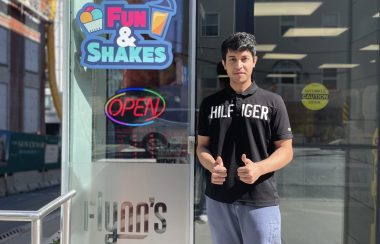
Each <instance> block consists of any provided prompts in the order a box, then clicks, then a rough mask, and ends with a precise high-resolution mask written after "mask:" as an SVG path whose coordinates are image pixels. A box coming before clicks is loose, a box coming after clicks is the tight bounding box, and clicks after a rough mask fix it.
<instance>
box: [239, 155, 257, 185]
mask: <svg viewBox="0 0 380 244" xmlns="http://www.w3.org/2000/svg"><path fill="white" fill-rule="evenodd" d="M241 160H242V161H243V163H244V164H245V166H243V167H239V168H238V169H237V173H238V176H239V178H240V180H241V181H243V182H244V183H246V184H253V183H255V181H256V180H257V179H258V178H259V177H260V176H261V174H262V173H261V168H260V166H259V165H258V164H255V163H254V162H252V161H251V160H250V159H249V158H247V156H246V155H245V154H243V155H242V156H241Z"/></svg>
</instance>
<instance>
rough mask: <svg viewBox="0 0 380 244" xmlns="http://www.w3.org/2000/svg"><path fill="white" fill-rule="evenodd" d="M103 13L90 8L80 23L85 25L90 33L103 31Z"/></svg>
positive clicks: (84, 12) (83, 13)
mask: <svg viewBox="0 0 380 244" xmlns="http://www.w3.org/2000/svg"><path fill="white" fill-rule="evenodd" d="M102 18H103V12H102V11H101V10H100V9H97V8H94V7H92V6H89V7H87V8H86V9H85V11H83V12H82V13H81V15H80V17H79V19H80V22H81V23H82V24H83V25H84V27H85V28H86V30H87V31H88V32H89V33H92V32H96V31H100V30H102V29H103V19H102Z"/></svg>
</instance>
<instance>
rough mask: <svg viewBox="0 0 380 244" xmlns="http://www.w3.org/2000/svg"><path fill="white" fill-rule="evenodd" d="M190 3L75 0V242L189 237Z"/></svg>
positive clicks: (71, 131) (71, 177)
mask: <svg viewBox="0 0 380 244" xmlns="http://www.w3.org/2000/svg"><path fill="white" fill-rule="evenodd" d="M189 4H190V3H189V1H188V0H158V1H144V0H128V1H125V0H119V1H85V0H72V1H70V11H69V13H70V14H68V16H67V21H68V23H67V25H68V26H70V42H69V43H70V46H69V52H70V53H69V73H68V80H69V82H68V84H67V86H66V89H65V92H66V96H65V97H66V105H67V107H66V110H65V111H66V114H67V117H66V122H67V126H66V127H65V128H66V133H64V134H66V135H68V137H67V138H66V139H65V143H66V148H67V149H66V151H65V152H64V153H65V155H66V160H67V162H65V163H66V164H67V166H68V167H67V168H66V169H65V171H66V173H67V177H66V178H65V179H64V184H66V185H67V186H68V188H69V189H75V190H77V192H78V194H77V196H76V197H75V199H74V202H73V208H72V223H71V232H72V236H71V241H70V242H71V243H91V244H96V243H99V244H100V243H190V240H191V239H192V234H191V231H192V221H190V219H191V216H192V211H191V210H192V199H193V197H192V194H191V193H192V187H191V182H192V172H193V170H192V168H193V167H192V165H193V163H192V161H193V160H192V159H193V150H192V148H193V147H192V140H191V138H192V137H191V135H192V134H193V132H192V131H193V128H194V125H193V122H192V121H194V118H193V117H194V109H192V105H191V104H192V101H193V99H192V98H191V94H192V92H193V91H192V81H191V80H192V77H191V76H190V72H189V70H191V68H192V67H191V62H192V61H191V60H192V58H194V57H193V55H192V51H191V47H190V45H189V39H190V38H191V32H190V26H189V23H191V21H189V18H190V17H189V16H190V15H191V14H190V13H189ZM65 181H67V182H65Z"/></svg>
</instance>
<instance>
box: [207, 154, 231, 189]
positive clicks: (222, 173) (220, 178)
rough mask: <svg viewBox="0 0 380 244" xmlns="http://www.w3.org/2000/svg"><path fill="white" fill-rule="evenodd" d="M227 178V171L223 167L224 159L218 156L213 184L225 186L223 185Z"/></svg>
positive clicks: (212, 177) (213, 169) (212, 176)
mask: <svg viewBox="0 0 380 244" xmlns="http://www.w3.org/2000/svg"><path fill="white" fill-rule="evenodd" d="M226 177H227V169H226V168H225V167H224V165H223V160H222V158H221V157H220V156H218V157H217V158H216V160H215V164H214V167H213V168H212V171H211V183H213V184H216V185H223V183H224V182H225V181H226Z"/></svg>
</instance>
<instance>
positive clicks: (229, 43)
mask: <svg viewBox="0 0 380 244" xmlns="http://www.w3.org/2000/svg"><path fill="white" fill-rule="evenodd" d="M228 50H232V51H239V52H242V51H246V50H248V51H250V52H251V53H252V56H253V57H254V56H255V55H256V39H255V36H254V35H252V34H249V33H246V32H236V33H234V34H232V35H230V36H229V37H228V38H227V39H225V40H224V41H223V43H222V58H223V60H224V61H226V55H227V52H228Z"/></svg>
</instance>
